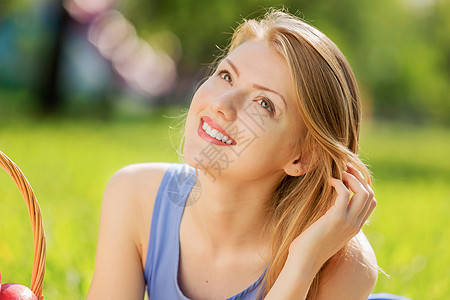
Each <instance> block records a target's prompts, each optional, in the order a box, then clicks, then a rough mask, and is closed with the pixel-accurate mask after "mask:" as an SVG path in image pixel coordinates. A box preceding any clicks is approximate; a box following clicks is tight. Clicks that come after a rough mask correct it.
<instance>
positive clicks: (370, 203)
mask: <svg viewBox="0 0 450 300" xmlns="http://www.w3.org/2000/svg"><path fill="white" fill-rule="evenodd" d="M330 184H331V185H332V186H333V187H334V188H335V190H336V192H337V198H336V201H335V204H334V205H333V206H332V207H331V208H330V209H329V210H328V211H327V213H326V214H325V215H323V216H322V217H321V218H320V219H319V220H317V221H316V222H315V223H314V224H313V225H311V226H310V227H309V228H308V229H306V230H305V231H304V232H303V233H302V234H301V235H300V236H299V237H297V238H296V239H295V240H294V241H293V242H292V244H291V246H290V249H289V255H288V258H287V260H286V263H285V265H284V267H283V269H282V271H281V273H280V275H279V276H278V279H277V280H276V282H275V284H274V285H273V287H272V289H271V290H270V291H269V293H268V294H267V296H266V298H265V299H266V300H272V299H273V300H275V299H285V300H289V299H295V300H299V299H305V298H306V296H307V294H308V291H309V287H310V285H311V283H312V281H313V279H314V277H315V276H316V274H317V272H318V271H319V270H320V268H321V266H322V265H323V264H324V263H325V262H326V261H327V260H328V259H329V258H330V257H332V256H333V255H334V254H336V253H337V252H338V251H339V250H340V249H342V248H343V247H344V246H345V244H346V243H347V242H348V241H349V240H350V239H352V238H353V237H354V236H355V235H356V234H357V233H358V232H359V231H360V230H361V227H362V225H363V224H364V223H365V221H366V220H367V218H368V217H369V216H370V214H371V213H372V211H373V209H374V208H375V206H376V201H375V199H374V198H373V191H372V189H371V188H370V186H369V185H368V184H367V183H366V181H365V180H364V178H363V176H362V175H361V173H360V172H358V171H357V170H356V169H354V168H352V167H349V168H348V172H344V174H343V179H342V181H340V180H337V179H334V178H332V179H330ZM346 185H347V186H348V188H347V187H346ZM351 192H353V193H354V195H353V196H352V197H351V198H350V195H351ZM349 199H350V201H349ZM342 266H344V265H342ZM342 266H341V267H340V268H342ZM338 267H339V265H338ZM346 275H349V276H350V277H349V278H348V280H347V279H345V280H344V281H340V282H335V283H336V284H337V285H338V286H339V289H336V291H338V290H339V291H345V292H344V293H345V295H343V294H341V296H339V295H335V296H336V297H335V296H333V299H363V298H364V296H363V295H362V294H365V293H366V292H367V291H366V290H369V289H371V288H372V287H373V284H372V281H370V280H368V282H367V284H365V283H363V284H364V285H365V286H366V287H365V288H362V289H360V290H363V293H362V294H361V295H358V294H355V291H353V290H352V288H351V285H349V286H346V284H348V283H349V282H350V281H351V280H352V279H353V277H356V276H358V273H352V274H346ZM330 286H333V285H330ZM334 288H336V285H334ZM332 292H333V291H331V293H332ZM356 292H357V291H356ZM369 293H370V291H369Z"/></svg>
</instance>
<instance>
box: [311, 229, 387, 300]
mask: <svg viewBox="0 0 450 300" xmlns="http://www.w3.org/2000/svg"><path fill="white" fill-rule="evenodd" d="M377 278H378V264H377V260H376V257H375V253H374V251H373V249H372V246H371V245H370V243H369V241H368V240H367V238H366V236H365V235H364V233H363V232H362V231H361V232H360V233H359V234H357V235H356V236H355V237H354V238H353V239H352V240H351V241H350V243H349V246H348V249H347V251H346V253H345V254H342V255H340V254H337V255H335V256H334V257H333V258H332V259H331V260H330V265H329V268H328V270H327V271H326V272H325V274H324V276H323V280H322V282H321V284H320V287H319V293H318V297H317V299H355V300H357V299H358V300H359V299H367V297H368V296H369V294H370V293H371V292H372V290H373V288H374V286H375V284H376V282H377Z"/></svg>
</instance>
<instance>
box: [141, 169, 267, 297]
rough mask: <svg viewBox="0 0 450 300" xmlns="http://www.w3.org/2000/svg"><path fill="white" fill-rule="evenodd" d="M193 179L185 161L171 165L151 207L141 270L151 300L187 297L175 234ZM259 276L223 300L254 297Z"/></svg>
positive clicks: (176, 234)
mask: <svg viewBox="0 0 450 300" xmlns="http://www.w3.org/2000/svg"><path fill="white" fill-rule="evenodd" d="M196 181H197V176H196V174H195V169H194V168H192V167H190V166H189V165H187V164H172V165H171V166H170V167H169V168H168V169H167V171H166V172H165V174H164V177H163V179H162V181H161V185H160V187H159V190H158V193H157V195H156V199H155V204H154V208H153V216H152V224H151V228H150V239H149V242H148V251H147V259H146V262H145V270H144V272H145V281H146V284H147V292H148V296H149V298H150V299H151V300H189V299H188V298H187V297H186V296H184V295H183V293H182V292H181V290H180V287H179V286H178V264H179V257H180V234H179V233H180V222H181V216H182V215H183V211H184V207H185V204H186V200H187V198H188V196H189V194H190V193H191V190H192V188H193V187H194V185H195V183H196ZM192 192H195V190H194V191H192ZM263 275H264V273H263V274H262V275H261V276H260V278H259V279H258V280H257V281H255V282H254V283H253V284H252V285H250V286H249V287H248V288H246V289H245V290H243V291H242V292H240V293H238V294H236V295H234V296H232V297H230V298H228V299H227V300H255V299H257V293H258V291H259V287H260V285H261V281H262V278H263Z"/></svg>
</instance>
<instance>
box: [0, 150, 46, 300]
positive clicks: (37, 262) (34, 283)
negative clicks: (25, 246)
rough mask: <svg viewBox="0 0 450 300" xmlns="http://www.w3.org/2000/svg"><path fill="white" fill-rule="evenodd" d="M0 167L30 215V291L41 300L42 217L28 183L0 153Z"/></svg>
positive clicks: (43, 242)
mask: <svg viewBox="0 0 450 300" xmlns="http://www.w3.org/2000/svg"><path fill="white" fill-rule="evenodd" d="M0 166H1V167H2V168H3V169H4V170H5V171H6V172H7V173H8V174H9V175H10V176H11V177H12V179H13V180H14V182H15V183H16V185H17V187H18V188H19V190H20V192H21V193H22V196H23V198H24V199H25V203H26V204H27V207H28V214H29V215H30V220H31V228H32V229H33V240H34V259H33V272H32V274H31V287H30V289H31V291H33V293H34V294H35V295H36V297H37V298H38V299H39V300H42V299H43V298H44V297H43V296H42V283H43V281H44V272H45V235H44V227H43V225H42V216H41V210H40V208H39V204H38V202H37V200H36V197H35V195H34V192H33V189H32V188H31V185H30V183H29V182H28V180H27V179H26V178H25V176H24V175H23V173H22V171H21V170H20V169H19V167H18V166H17V165H16V164H15V163H14V162H13V161H12V160H10V159H9V158H8V156H6V155H5V154H4V153H3V152H1V151H0Z"/></svg>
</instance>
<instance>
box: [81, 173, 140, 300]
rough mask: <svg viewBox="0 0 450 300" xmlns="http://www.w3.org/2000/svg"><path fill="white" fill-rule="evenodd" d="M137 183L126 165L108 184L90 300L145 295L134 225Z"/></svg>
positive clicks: (103, 205)
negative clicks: (135, 187)
mask: <svg viewBox="0 0 450 300" xmlns="http://www.w3.org/2000/svg"><path fill="white" fill-rule="evenodd" d="M134 186H135V183H134V180H133V176H132V174H131V172H130V171H129V170H127V169H126V168H125V169H122V170H121V171H119V172H117V173H116V174H115V175H114V176H113V177H112V178H111V180H110V181H109V183H108V185H107V187H106V190H105V193H104V197H103V202H102V208H101V215H100V229H99V236H98V244H97V256H96V260H95V270H94V276H93V279H92V283H91V287H90V290H89V294H88V297H87V299H89V300H92V299H130V300H132V299H140V300H142V299H143V298H144V289H145V282H144V276H143V272H142V264H141V257H140V253H139V251H138V247H137V246H136V245H137V243H136V239H137V236H136V230H135V228H134V218H135V216H136V208H137V203H136V202H137V196H136V191H135V189H134V188H133V187H134Z"/></svg>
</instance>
